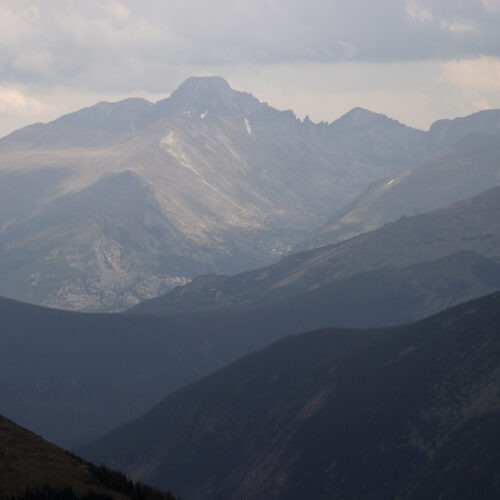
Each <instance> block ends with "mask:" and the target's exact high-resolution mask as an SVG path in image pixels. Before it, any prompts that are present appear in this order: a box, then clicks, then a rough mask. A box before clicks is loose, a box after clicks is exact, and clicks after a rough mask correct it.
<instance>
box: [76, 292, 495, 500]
mask: <svg viewBox="0 0 500 500" xmlns="http://www.w3.org/2000/svg"><path fill="white" fill-rule="evenodd" d="M499 334H500V292H497V293H495V294H492V295H489V296H487V297H484V298H482V299H478V300H475V301H472V302H469V303H467V304H464V305H461V306H457V307H455V308H453V309H449V310H446V311H444V312H442V313H439V314H437V315H435V316H433V317H430V318H428V319H425V320H423V321H420V322H418V323H413V324H411V325H408V326H401V327H392V328H380V329H373V330H347V329H327V330H321V331H316V332H312V333H307V334H301V335H296V336H293V337H289V338H287V339H284V340H281V341H279V342H277V343H275V344H273V345H272V346H270V347H268V348H266V349H264V350H262V351H260V352H257V353H254V354H251V355H249V356H247V357H245V358H243V359H241V360H239V361H237V362H236V363H234V364H232V365H231V366H229V367H227V368H225V369H223V370H221V371H218V372H217V373H215V374H213V375H211V376H209V377H207V378H205V379H203V380H201V381H199V382H197V383H195V384H192V385H190V386H188V387H186V388H185V389H183V390H181V391H179V392H177V393H175V394H173V395H171V396H169V397H167V398H166V399H165V400H164V401H163V402H162V403H161V404H160V405H158V406H157V407H156V408H154V409H153V410H152V411H151V412H149V413H148V414H146V415H145V416H144V417H142V418H140V419H138V420H136V421H134V422H132V423H130V424H128V425H125V426H123V427H121V428H120V429H118V430H117V431H115V432H113V433H112V434H110V435H108V436H107V437H105V438H104V439H102V440H100V441H98V442H97V443H95V444H94V445H92V446H89V447H87V448H86V449H85V450H84V453H85V454H86V456H89V457H92V459H93V460H96V461H98V462H101V461H104V463H107V464H108V465H110V466H111V465H112V466H113V467H118V468H120V469H122V470H125V471H127V472H129V473H132V474H134V475H137V477H140V478H141V479H142V480H144V481H147V482H150V483H151V484H155V485H157V486H159V487H162V486H167V485H168V486H169V487H171V488H172V489H173V490H174V491H176V492H177V493H178V494H180V496H181V497H182V498H183V499H209V498H210V499H239V498H247V499H257V498H259V499H260V498H282V499H285V498H286V499H294V498H296V499H299V498H300V499H303V498H315V499H322V498H350V499H375V498H377V499H379V498H380V499H382V498H384V499H385V498H401V499H421V498H453V499H470V498H481V499H493V498H498V493H499V492H500V478H499V476H498V474H497V472H498V467H499V465H500V464H499V453H498V450H499V449H500V448H499V446H500V441H499V433H498V428H499V425H500V397H499V396H500V394H499V392H498V387H499V386H500V368H499V366H498V359H499V354H500V353H499V349H498V340H499Z"/></svg>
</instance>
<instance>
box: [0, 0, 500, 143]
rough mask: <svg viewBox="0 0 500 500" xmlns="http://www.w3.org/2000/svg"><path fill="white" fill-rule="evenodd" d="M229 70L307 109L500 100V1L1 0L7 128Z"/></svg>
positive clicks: (0, 83) (439, 114)
mask: <svg viewBox="0 0 500 500" xmlns="http://www.w3.org/2000/svg"><path fill="white" fill-rule="evenodd" d="M214 74H215V75H220V76H223V77H225V78H226V79H227V80H228V82H229V83H230V85H231V86H232V87H233V88H236V89H238V90H243V91H248V92H251V93H253V94H254V95H255V96H256V97H257V98H259V99H260V100H261V101H265V102H268V103H269V104H270V105H272V106H274V107H277V108H280V109H293V110H294V111H295V112H296V114H297V115H298V116H299V117H301V118H302V117H304V116H305V115H309V116H310V118H311V119H312V120H313V121H322V120H324V121H333V120H334V119H336V118H338V117H339V116H341V115H342V114H343V113H345V112H347V111H348V110H349V109H351V108H353V107H355V106H362V107H365V108H368V109H371V110H373V111H377V112H381V113H384V114H387V115H389V116H391V117H393V118H396V119H398V120H400V121H402V122H404V123H406V124H408V125H412V126H415V127H419V128H423V129H427V128H428V126H429V125H430V123H431V122H432V121H434V120H436V119H438V118H444V117H446V118H452V117H455V116H461V115H465V114H469V113H472V112H475V111H478V110H480V109H485V108H500V0H252V1H251V0H147V1H146V0H39V1H28V0H26V1H25V0H0V136H3V135H5V134H7V133H8V132H10V131H12V130H14V129H15V128H18V127H20V126H23V125H27V124H30V123H34V122H36V121H48V120H51V119H54V118H56V117H58V116H60V115H61V114H63V113H66V112H69V111H73V110H76V109H79V108H81V107H83V106H86V105H90V104H94V103H96V102H98V101H102V100H109V101H115V100H119V99H122V98H125V97H132V96H141V97H145V98H147V99H150V100H153V101H156V100H159V99H161V98H164V97H166V96H168V95H169V94H170V93H171V92H172V91H173V90H174V89H175V88H176V87H178V86H179V84H180V83H181V82H182V81H183V80H184V79H186V78H187V77H189V76H195V75H196V76H198V75H214Z"/></svg>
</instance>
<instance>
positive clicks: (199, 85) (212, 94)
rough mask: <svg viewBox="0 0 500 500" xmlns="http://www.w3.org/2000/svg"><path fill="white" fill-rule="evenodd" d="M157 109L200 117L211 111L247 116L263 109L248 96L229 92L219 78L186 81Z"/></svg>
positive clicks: (208, 77) (229, 88) (235, 91)
mask: <svg viewBox="0 0 500 500" xmlns="http://www.w3.org/2000/svg"><path fill="white" fill-rule="evenodd" d="M158 106H159V107H160V108H163V110H165V111H166V112H167V113H175V114H177V113H182V114H185V115H187V116H201V117H205V116H206V115H208V114H209V113H210V112H212V113H214V112H216V113H218V114H220V113H222V114H225V113H228V112H229V113H238V114H243V115H249V114H253V113H255V112H258V111H259V110H261V109H262V108H263V107H264V105H263V104H261V103H260V102H259V101H258V100H257V99H256V98H255V97H253V96H252V95H251V94H247V93H244V92H239V91H237V90H234V89H232V88H231V87H230V86H229V84H228V83H227V81H226V80H224V78H222V77H220V76H205V77H191V78H188V79H187V80H186V81H185V82H184V83H182V84H181V85H180V86H179V88H178V89H177V90H175V91H174V92H173V93H172V95H171V96H170V97H169V98H168V99H164V100H163V101H160V102H159V103H158Z"/></svg>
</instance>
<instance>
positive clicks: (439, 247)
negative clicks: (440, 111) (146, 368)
mask: <svg viewBox="0 0 500 500" xmlns="http://www.w3.org/2000/svg"><path fill="white" fill-rule="evenodd" d="M498 213H500V187H495V188H492V189H489V190H487V191H485V192H484V193H480V194H478V195H476V196H473V197H471V198H467V199H465V200H461V201H459V202H457V203H454V204H451V205H448V206H446V207H443V208H441V209H438V210H434V211H432V212H429V213H425V214H420V215H417V216H414V217H402V218H400V219H399V220H398V221H396V222H393V223H390V224H387V225H385V226H383V227H381V228H379V229H377V230H374V231H370V232H367V233H364V234H361V235H359V236H357V237H354V238H351V239H349V240H346V241H343V242H340V243H337V244H335V245H327V246H324V247H320V248H317V249H313V250H309V251H305V252H299V253H296V254H293V255H290V256H288V257H285V258H283V259H282V260H280V261H279V262H278V263H276V264H273V265H271V266H268V267H264V268H260V269H256V270H253V271H249V272H245V273H240V274H237V275H232V276H225V275H215V274H212V275H206V276H200V277H198V278H196V279H194V280H193V281H191V282H190V283H188V284H186V285H184V286H182V287H177V288H175V289H174V290H172V291H171V292H169V293H167V294H165V295H163V296H160V297H157V298H155V299H152V300H149V301H145V302H143V303H142V304H139V305H138V306H136V307H134V308H133V309H131V312H151V313H156V314H169V313H172V312H180V311H185V312H188V311H191V310H196V309H210V308H216V307H223V306H228V305H231V306H234V305H240V306H245V305H247V304H256V303H257V304H258V303H267V302H270V301H276V300H282V299H286V298H289V297H293V296H296V295H300V294H302V293H306V292H312V291H314V290H317V289H321V287H323V286H325V285H328V284H330V283H333V282H335V281H337V280H339V279H344V278H348V277H350V276H353V275H355V274H359V273H361V272H365V271H374V270H377V269H382V268H385V267H396V268H399V267H406V266H412V265H415V264H418V263H423V262H428V261H433V260H436V259H440V258H443V257H446V256H448V255H451V254H453V253H456V252H457V251H473V252H476V253H478V254H480V255H483V256H484V257H488V258H492V259H494V260H497V261H498V259H499V258H500V218H499V217H498V216H497V214H498ZM451 276H452V274H451V275H450V278H451ZM456 276H457V279H458V280H460V272H459V273H458V275H456Z"/></svg>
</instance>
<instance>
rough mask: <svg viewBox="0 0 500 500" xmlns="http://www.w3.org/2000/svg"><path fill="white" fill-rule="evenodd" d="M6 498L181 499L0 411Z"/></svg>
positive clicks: (1, 482)
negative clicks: (84, 455) (75, 452)
mask: <svg viewBox="0 0 500 500" xmlns="http://www.w3.org/2000/svg"><path fill="white" fill-rule="evenodd" d="M0 443H1V450H0V498H1V499H4V498H9V499H29V500H31V499H44V500H57V499H66V500H72V499H88V500H90V499H112V498H120V499H125V498H131V499H137V500H139V499H145V500H146V499H149V500H175V497H173V496H172V494H171V493H163V492H161V491H158V490H156V489H154V488H151V487H150V486H147V485H145V484H143V483H140V482H134V481H131V480H130V479H128V478H127V477H126V476H124V475H123V474H121V473H119V472H115V471H112V470H111V469H108V468H107V467H104V466H102V467H97V466H95V465H93V464H91V463H89V462H86V461H84V460H82V459H81V458H79V457H77V456H76V455H73V454H71V453H68V452H66V451H64V450H63V449H61V448H59V447H57V446H55V445H53V444H51V443H49V442H47V441H45V440H43V439H41V438H40V437H38V436H37V435H35V434H33V433H32V432H30V431H28V430H26V429H23V428H22V427H19V426H18V425H16V424H15V423H14V422H12V421H11V420H8V419H6V418H5V417H3V416H0Z"/></svg>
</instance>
